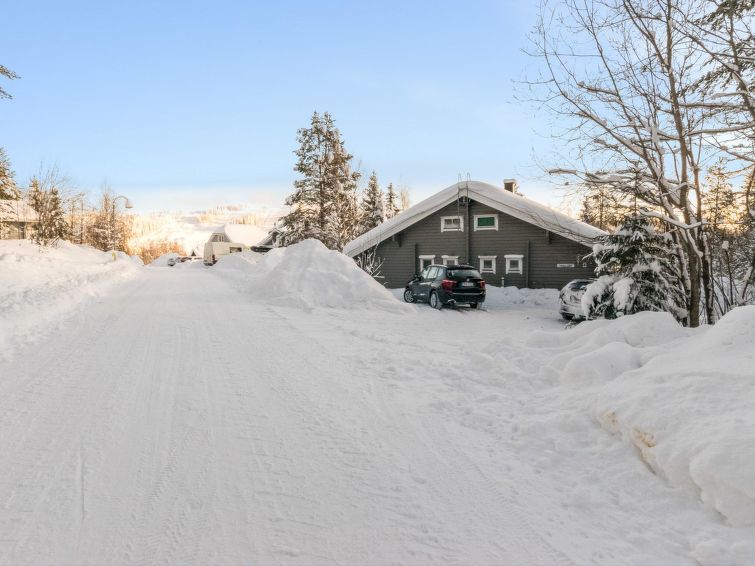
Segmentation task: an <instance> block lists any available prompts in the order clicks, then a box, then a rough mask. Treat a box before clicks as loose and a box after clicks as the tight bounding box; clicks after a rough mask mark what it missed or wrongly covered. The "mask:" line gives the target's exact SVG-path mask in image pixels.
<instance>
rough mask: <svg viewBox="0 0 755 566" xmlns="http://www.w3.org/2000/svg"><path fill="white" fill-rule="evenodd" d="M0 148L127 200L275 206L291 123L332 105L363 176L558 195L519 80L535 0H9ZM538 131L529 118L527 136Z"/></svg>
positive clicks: (28, 168) (147, 205) (434, 186)
mask: <svg viewBox="0 0 755 566" xmlns="http://www.w3.org/2000/svg"><path fill="white" fill-rule="evenodd" d="M3 20H4V22H3V30H4V33H3V34H2V36H0V63H2V64H3V65H5V66H7V67H9V68H11V69H13V70H14V71H15V72H17V73H18V74H19V75H21V77H22V79H21V80H17V81H12V82H9V81H3V87H4V88H5V89H6V90H8V91H10V92H11V93H12V94H13V96H14V99H13V100H11V101H0V145H2V146H5V148H6V150H7V151H8V154H9V156H10V158H11V160H12V161H13V164H14V168H15V169H16V172H17V174H18V178H19V181H22V182H25V181H26V180H27V179H28V177H29V176H30V175H31V174H32V173H33V172H35V171H36V170H37V169H38V168H39V165H40V162H44V163H57V164H58V165H59V167H60V168H61V170H62V171H64V172H65V173H66V174H67V175H69V176H70V177H71V178H72V179H73V180H74V182H75V183H76V185H77V186H78V187H80V188H82V189H86V190H91V191H97V190H98V187H99V186H100V185H101V184H102V183H103V182H104V181H107V182H108V183H109V184H110V185H111V186H112V187H113V188H114V189H116V190H117V191H119V192H122V193H124V194H128V195H129V196H131V197H132V198H133V200H134V202H135V204H136V205H137V208H138V209H141V210H148V209H180V208H183V209H191V208H199V207H204V206H210V205H213V204H220V203H237V202H249V201H264V202H266V203H268V204H280V203H282V201H283V199H284V198H285V196H286V195H287V194H288V193H289V192H290V190H291V189H290V187H291V183H292V182H293V180H294V178H295V175H296V174H295V173H294V171H293V165H294V155H293V153H292V152H293V151H294V149H295V148H296V130H297V128H299V127H302V126H306V125H307V124H308V121H309V118H310V116H311V114H312V112H313V111H314V110H318V111H321V112H322V111H326V110H327V111H329V112H331V114H333V116H334V118H335V119H336V123H337V125H338V127H339V128H340V129H341V132H342V134H343V137H344V139H345V142H346V147H347V148H348V149H349V151H351V152H352V153H353V154H354V156H355V160H354V161H355V164H357V165H359V166H360V168H361V170H362V171H363V172H364V173H365V174H366V175H367V174H369V172H370V171H371V170H373V169H375V170H376V171H377V172H378V175H379V179H380V181H381V184H382V185H385V184H386V183H387V182H388V181H393V182H394V183H395V184H397V185H400V186H406V187H408V188H409V189H410V192H411V195H412V200H413V201H415V202H416V201H417V200H420V199H421V198H423V197H424V196H427V195H428V194H430V193H431V192H434V191H436V190H440V189H441V188H443V187H445V186H447V185H449V184H451V183H454V182H455V181H456V180H457V176H458V174H459V173H462V174H464V175H466V173H467V172H469V173H470V174H471V176H472V178H473V179H479V180H485V181H489V182H494V183H500V182H501V180H502V179H503V178H504V177H516V178H518V179H519V180H520V183H521V184H522V187H523V189H524V192H525V193H526V194H528V195H529V196H532V197H535V198H538V199H539V200H544V201H548V200H549V199H550V198H551V197H550V196H549V194H548V193H547V192H546V191H545V189H538V187H540V186H543V183H542V182H541V181H540V180H538V179H537V175H539V169H538V167H537V165H536V161H537V160H536V159H535V158H534V157H533V155H534V153H535V152H537V153H538V154H540V153H543V152H546V151H548V145H549V143H550V142H549V140H548V139H547V138H546V137H542V136H541V135H538V134H542V133H544V130H545V128H544V127H542V123H541V119H539V118H537V117H536V116H535V114H536V112H535V110H534V109H533V108H532V107H529V106H527V105H521V104H518V103H516V102H515V100H514V93H513V81H514V80H516V79H518V78H521V77H522V75H523V73H524V71H525V69H526V67H527V66H528V65H531V64H532V61H531V60H530V59H529V58H528V57H527V56H526V55H524V54H522V52H521V49H522V48H523V47H525V46H526V34H527V32H528V30H529V29H530V27H531V26H532V23H533V20H534V9H533V7H532V3H530V2H529V1H520V2H515V1H504V0H500V1H498V2H488V1H474V2H458V1H457V2H437V1H433V2H429V1H428V2H407V1H403V2H388V1H374V2H361V1H351V2H345V1H344V2H341V1H324V0H323V1H320V2H269V1H267V2H202V3H198V2H175V3H169V2H117V3H116V2H102V1H99V2H50V3H40V2H34V1H28V2H14V3H6V4H5V5H4V6H3ZM536 132H537V133H536Z"/></svg>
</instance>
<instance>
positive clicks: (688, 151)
mask: <svg viewBox="0 0 755 566" xmlns="http://www.w3.org/2000/svg"><path fill="white" fill-rule="evenodd" d="M703 3H704V0H691V1H687V2H685V1H681V2H680V1H679V0H560V1H557V2H548V1H545V2H544V3H543V4H542V5H541V9H540V13H539V19H538V22H537V25H536V27H535V29H534V31H533V34H532V39H533V44H534V51H533V53H532V54H533V55H534V56H536V57H537V58H539V59H540V61H541V62H542V63H543V65H542V74H541V75H540V76H537V77H532V78H531V79H530V80H529V81H528V83H526V84H527V85H528V86H529V87H531V89H532V92H534V93H536V94H534V95H533V96H531V97H532V98H535V99H536V100H539V101H540V102H541V103H542V104H543V105H544V106H545V107H547V108H548V109H550V110H551V111H552V112H553V113H554V114H555V115H556V116H557V117H558V118H559V120H560V122H561V123H562V124H563V125H564V126H565V127H564V129H563V131H562V132H561V134H562V135H563V136H564V137H565V138H566V140H567V141H568V142H569V145H570V146H571V147H572V148H573V149H574V151H573V154H572V156H573V159H574V161H575V162H578V163H579V164H580V165H579V166H573V165H571V166H562V167H558V168H556V169H554V170H553V171H552V172H553V173H558V174H562V175H564V176H565V177H578V178H579V179H580V180H581V182H582V183H584V184H586V185H589V186H593V187H595V186H601V185H602V186H604V187H607V188H609V189H610V190H611V191H614V192H616V193H618V194H619V195H625V196H627V197H630V198H634V199H637V201H638V203H640V204H641V205H642V206H641V208H640V212H641V213H643V214H645V215H647V216H649V217H654V218H657V219H658V220H660V221H661V222H662V223H663V225H664V226H665V227H666V228H667V230H668V231H669V232H670V233H671V235H672V237H673V239H674V242H675V253H676V254H677V256H678V260H679V265H680V266H681V280H680V282H679V284H680V285H681V287H682V290H683V292H684V295H685V297H686V301H687V305H686V306H687V310H688V313H687V317H686V320H685V322H686V323H687V324H689V325H691V326H697V325H698V324H700V323H701V321H702V320H704V319H707V320H708V321H710V322H713V321H714V320H715V312H714V301H713V285H712V275H711V262H710V253H709V249H708V243H707V239H706V235H705V231H704V229H703V218H702V217H701V213H700V211H701V210H702V206H701V205H702V189H701V179H700V175H701V171H702V165H701V163H702V162H703V161H704V160H705V159H707V158H708V153H709V150H708V146H707V145H706V143H705V141H704V136H705V132H704V128H705V126H706V119H707V118H708V114H709V112H708V111H707V110H706V109H705V108H704V106H703V105H700V104H698V103H699V102H700V101H702V100H704V94H703V93H701V92H700V91H699V89H696V88H695V86H696V85H697V84H698V82H699V80H700V79H701V76H702V71H701V68H702V64H703V60H704V55H703V54H702V52H701V51H700V49H699V48H698V46H697V45H696V44H695V43H694V42H693V41H691V40H690V39H689V38H688V36H687V34H685V33H684V32H683V31H681V30H682V28H683V27H684V26H685V25H686V24H685V23H686V22H687V21H689V20H691V14H693V13H701V12H702V5H703ZM701 305H702V307H703V312H702V313H701ZM701 315H702V316H701Z"/></svg>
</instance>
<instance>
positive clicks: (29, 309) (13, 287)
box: [0, 240, 141, 536]
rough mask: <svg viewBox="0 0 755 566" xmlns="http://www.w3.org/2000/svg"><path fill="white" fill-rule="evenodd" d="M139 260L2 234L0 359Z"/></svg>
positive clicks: (131, 271)
mask: <svg viewBox="0 0 755 566" xmlns="http://www.w3.org/2000/svg"><path fill="white" fill-rule="evenodd" d="M140 265H141V260H139V259H137V258H130V257H128V256H126V255H125V254H123V253H121V252H117V253H116V254H115V255H113V252H109V253H107V252H101V251H98V250H95V249H93V248H89V247H83V246H75V245H73V244H69V243H68V242H60V244H59V245H58V247H57V248H40V247H39V246H37V245H35V244H32V243H31V242H29V241H26V240H0V360H2V359H8V358H10V357H11V356H12V354H13V351H14V350H15V349H16V348H17V347H18V346H19V345H21V344H24V343H27V342H30V341H34V340H36V339H38V338H40V337H41V336H45V335H47V334H49V333H51V332H53V331H55V330H56V329H57V327H58V325H59V323H60V321H61V320H63V319H64V318H65V316H66V315H68V314H70V313H71V312H72V311H74V310H75V309H76V308H77V307H79V306H81V305H82V304H85V303H86V302H87V301H88V300H89V299H92V298H96V297H100V298H102V297H103V296H105V295H106V294H107V293H108V292H109V291H110V289H111V287H112V286H113V284H115V283H116V282H122V281H124V280H128V279H131V278H132V277H134V276H135V275H136V274H137V272H138V271H139V266H140ZM0 536H1V535H0Z"/></svg>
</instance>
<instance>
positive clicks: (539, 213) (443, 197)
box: [343, 181, 605, 256]
mask: <svg viewBox="0 0 755 566" xmlns="http://www.w3.org/2000/svg"><path fill="white" fill-rule="evenodd" d="M459 196H468V197H469V198H470V199H472V200H474V201H477V202H479V203H482V204H485V205H487V206H490V207H491V208H495V209H496V210H500V211H501V212H504V213H506V214H509V215H511V216H513V217H514V218H518V219H519V220H523V221H525V222H529V223H530V224H534V225H535V226H539V227H541V228H544V229H545V230H550V231H551V232H554V233H556V234H559V235H561V236H564V237H566V238H569V239H571V240H576V241H578V242H581V243H584V244H590V243H592V242H593V241H594V239H595V238H597V237H599V236H602V235H603V234H605V232H603V231H602V230H600V229H598V228H596V227H594V226H590V225H589V224H585V223H584V222H580V221H579V220H576V219H574V218H572V217H570V216H567V215H566V214H564V213H562V212H558V211H557V210H553V209H552V208H549V207H547V206H545V205H543V204H540V203H538V202H535V201H532V200H529V199H527V198H525V197H523V196H520V195H516V194H514V193H511V192H509V191H506V190H504V189H503V188H502V187H496V186H494V185H490V184H488V183H483V182H480V181H463V182H461V183H456V184H454V185H451V186H450V187H447V188H445V189H443V190H442V191H440V192H439V193H436V194H434V195H433V196H431V197H429V198H426V199H425V200H423V201H422V202H419V203H417V204H415V205H414V206H412V207H409V208H407V209H406V210H404V211H403V212H401V213H399V214H398V215H396V216H394V217H393V218H390V219H388V220H386V221H385V222H383V223H382V224H381V225H380V226H377V227H376V228H373V229H372V230H370V231H369V232H366V233H364V234H362V235H361V236H359V237H358V238H356V239H354V240H352V241H351V242H349V243H348V244H346V247H345V248H344V250H343V253H345V254H347V255H351V256H353V255H356V254H358V253H360V252H362V251H364V250H366V249H367V248H370V247H372V246H374V245H376V244H378V243H379V242H382V241H383V240H385V239H386V238H390V237H391V236H393V235H394V234H397V233H399V232H401V231H402V230H404V229H405V228H407V227H409V226H411V225H412V224H414V223H415V222H418V221H419V220H422V219H423V218H425V217H427V216H430V215H431V214H432V213H433V212H435V211H437V210H440V209H441V208H443V207H444V206H446V205H448V204H449V203H452V202H454V201H455V200H456V199H457V198H458V197H459Z"/></svg>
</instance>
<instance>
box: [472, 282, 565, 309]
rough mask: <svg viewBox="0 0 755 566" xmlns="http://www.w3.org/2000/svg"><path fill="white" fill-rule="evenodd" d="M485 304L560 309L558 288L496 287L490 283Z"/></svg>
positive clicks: (501, 306)
mask: <svg viewBox="0 0 755 566" xmlns="http://www.w3.org/2000/svg"><path fill="white" fill-rule="evenodd" d="M485 306H486V307H494V308H505V307H512V306H528V307H553V312H554V313H556V312H557V309H558V290H557V289H519V288H518V287H494V286H493V285H488V286H487V287H486V291H485Z"/></svg>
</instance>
